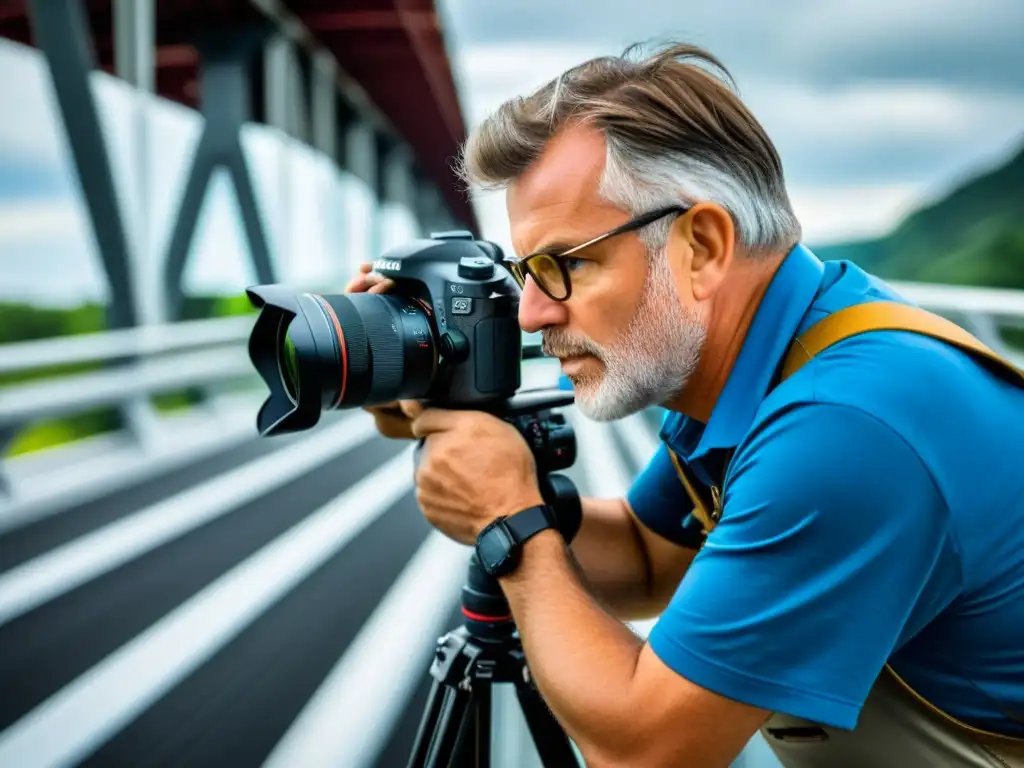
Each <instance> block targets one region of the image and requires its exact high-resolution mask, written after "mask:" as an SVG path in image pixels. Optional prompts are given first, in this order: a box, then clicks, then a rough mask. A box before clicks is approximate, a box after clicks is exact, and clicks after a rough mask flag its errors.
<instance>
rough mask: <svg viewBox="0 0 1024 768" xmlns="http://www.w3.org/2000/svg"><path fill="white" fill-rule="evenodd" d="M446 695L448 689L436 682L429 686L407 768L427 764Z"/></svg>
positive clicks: (420, 766)
mask: <svg viewBox="0 0 1024 768" xmlns="http://www.w3.org/2000/svg"><path fill="white" fill-rule="evenodd" d="M447 693H448V689H447V688H445V687H444V686H443V685H441V683H440V682H438V681H437V680H435V681H434V683H433V685H431V686H430V693H429V694H428V695H427V704H426V707H424V709H423V717H422V718H420V726H419V728H418V729H417V731H416V740H415V741H414V742H413V749H412V755H411V756H410V757H409V764H408V768H422V766H425V765H426V764H427V762H426V760H427V753H428V750H429V749H430V748H431V746H432V744H433V739H434V734H435V733H436V728H437V722H438V720H439V719H440V718H441V712H442V708H443V707H444V706H445V705H446V704H447V702H446V701H445V698H446V696H447Z"/></svg>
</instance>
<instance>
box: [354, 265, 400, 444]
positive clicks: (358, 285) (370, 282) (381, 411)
mask: <svg viewBox="0 0 1024 768" xmlns="http://www.w3.org/2000/svg"><path fill="white" fill-rule="evenodd" d="M372 269H373V266H372V265H371V264H362V265H360V267H359V274H357V275H356V276H355V277H353V278H352V279H351V280H349V283H348V285H346V286H345V293H385V292H386V291H388V290H390V289H391V287H392V286H393V285H394V284H395V281H394V280H392V279H390V278H387V277H384V276H383V275H380V274H378V273H376V272H373V271H372ZM364 410H366V411H368V412H369V413H370V414H371V415H372V416H373V420H374V422H375V423H376V425H377V431H378V432H380V433H381V434H382V435H383V436H384V437H390V438H393V439H403V438H404V439H408V438H411V437H412V429H411V427H410V423H409V418H408V417H407V416H406V415H405V414H404V413H402V409H401V405H400V403H386V404H383V405H370V406H366V408H365V409H364Z"/></svg>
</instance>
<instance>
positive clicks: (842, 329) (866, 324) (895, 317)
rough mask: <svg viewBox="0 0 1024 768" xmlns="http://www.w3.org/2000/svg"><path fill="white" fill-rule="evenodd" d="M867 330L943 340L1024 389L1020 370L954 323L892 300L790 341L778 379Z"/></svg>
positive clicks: (836, 317) (846, 312)
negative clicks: (834, 345) (988, 364)
mask: <svg viewBox="0 0 1024 768" xmlns="http://www.w3.org/2000/svg"><path fill="white" fill-rule="evenodd" d="M867 331H911V332H913V333H920V334H923V335H925V336H930V337H932V338H933V339H939V340H940V341H946V342H949V343H950V344H952V345H953V346H956V347H959V348H960V349H963V350H965V351H967V352H970V353H973V354H975V355H978V356H980V357H981V358H982V359H984V360H986V361H987V362H990V363H993V364H994V365H995V366H996V368H997V370H1000V371H1001V372H1005V373H1006V374H1007V375H1008V376H1009V378H1010V380H1011V381H1013V382H1014V383H1017V384H1019V385H1020V386H1021V387H1024V371H1021V370H1020V369H1019V368H1017V367H1015V366H1014V365H1012V364H1011V363H1009V362H1008V361H1007V360H1004V359H1003V358H1002V357H1000V356H999V355H997V354H996V353H995V352H993V351H992V350H991V349H989V348H988V347H987V346H985V345H984V344H982V343H981V342H980V341H978V340H977V339H976V338H974V336H972V335H971V334H969V333H968V332H967V331H965V330H964V329H963V328H961V327H960V326H959V325H957V324H956V323H954V322H952V321H950V320H947V319H946V318H944V317H940V316H939V315H936V314H933V313H931V312H928V311H926V310H924V309H921V308H919V307H912V306H908V305H906V304H899V303H897V302H893V301H872V302H868V303H866V304H854V305H853V306H851V307H847V308H846V309H841V310H839V311H837V312H833V313H832V314H830V315H828V316H827V317H825V318H824V319H823V320H820V321H819V322H817V323H815V324H814V325H813V326H811V328H810V329H808V330H807V331H806V332H805V333H804V335H803V336H800V337H799V338H797V339H796V340H795V341H794V342H793V346H792V347H791V348H790V350H789V354H788V355H787V356H786V360H785V362H784V363H783V367H782V378H783V379H786V378H788V377H789V376H792V375H793V374H794V373H796V372H797V371H798V370H799V369H800V368H801V367H802V366H803V365H804V364H805V363H807V362H808V361H809V360H810V359H811V358H812V357H814V356H815V355H816V354H818V353H819V352H822V351H824V350H826V349H828V348H829V347H831V346H832V345H833V344H835V343H836V342H839V341H842V340H843V339H847V338H849V337H851V336H856V335H858V334H861V333H865V332H867Z"/></svg>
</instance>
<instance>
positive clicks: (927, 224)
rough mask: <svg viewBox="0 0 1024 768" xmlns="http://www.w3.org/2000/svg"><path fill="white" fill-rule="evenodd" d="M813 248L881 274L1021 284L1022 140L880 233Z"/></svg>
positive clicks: (961, 282) (885, 276)
mask: <svg viewBox="0 0 1024 768" xmlns="http://www.w3.org/2000/svg"><path fill="white" fill-rule="evenodd" d="M812 248H813V250H814V251H815V253H817V254H818V256H819V257H820V258H822V259H826V260H834V259H849V260H850V261H853V262H854V263H856V264H858V265H859V266H860V267H862V268H863V269H866V270H868V271H869V272H872V273H874V274H876V275H878V276H879V277H881V278H883V279H886V280H920V281H923V282H934V283H951V284H959V285H982V286H992V287H998V288H1019V289H1024V147H1022V149H1021V150H1020V152H1018V153H1017V154H1016V155H1015V156H1014V157H1013V158H1012V159H1010V160H1009V161H1008V162H1007V163H1005V164H1004V165H1002V166H1000V167H999V168H996V169H993V170H991V171H988V172H986V173H983V174H981V175H979V176H976V177H975V178H973V179H971V180H969V181H967V182H965V183H964V184H962V185H960V186H959V187H957V188H956V189H954V190H953V191H952V192H951V193H950V194H949V195H947V196H946V197H945V198H943V199H942V200H939V201H937V202H935V203H933V204H931V205H929V206H927V207H924V208H921V209H920V210H918V211H915V212H914V213H912V214H910V215H909V216H908V217H907V218H906V219H904V220H903V221H902V222H901V223H900V224H899V225H898V226H897V227H896V228H895V229H894V230H893V231H892V232H891V233H889V234H888V235H885V236H884V237H880V238H877V239H873V240H862V241H859V242H850V243H841V244H835V245H821V246H812Z"/></svg>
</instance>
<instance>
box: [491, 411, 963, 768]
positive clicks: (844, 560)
mask: <svg viewBox="0 0 1024 768" xmlns="http://www.w3.org/2000/svg"><path fill="white" fill-rule="evenodd" d="M958 557H959V556H958V552H957V548H956V543H955V541H954V539H953V537H952V533H951V531H950V524H949V519H948V510H946V507H945V503H944V501H943V499H942V496H941V493H940V492H939V491H938V488H937V487H936V485H935V484H934V481H933V480H932V477H931V475H930V473H929V471H928V468H927V467H926V466H925V465H924V464H923V463H922V461H921V459H920V457H918V455H917V454H916V453H915V451H914V450H913V449H912V448H911V447H910V446H909V445H908V444H907V443H906V442H905V441H904V440H903V439H902V438H901V437H900V436H899V435H898V434H896V433H894V432H893V431H892V430H891V429H890V428H889V427H888V426H886V425H885V424H883V423H881V422H879V421H878V420H876V419H875V418H873V417H872V416H870V415H868V414H865V413H863V412H861V411H858V410H856V409H854V408H850V407H845V406H836V405H827V404H808V405H805V406H802V407H800V408H794V409H791V410H789V411H787V412H786V413H785V414H783V415H781V416H779V417H778V418H775V419H771V420H768V421H767V422H766V424H765V426H764V427H763V428H762V429H761V430H760V431H759V432H758V433H757V434H756V435H754V436H753V438H752V439H751V441H750V442H749V443H747V444H746V445H745V446H743V447H741V449H740V450H739V451H738V452H737V455H736V459H735V463H734V467H733V472H732V481H731V482H730V485H729V488H728V489H727V490H726V496H725V499H724V513H723V516H722V519H721V522H720V523H719V525H718V526H717V527H716V528H715V530H714V531H713V532H712V533H711V534H710V535H709V536H708V539H707V543H706V545H705V547H704V548H703V550H702V551H701V553H700V555H699V556H698V557H696V558H695V559H694V562H693V564H692V565H691V567H690V569H689V571H688V573H687V576H686V580H685V582H684V583H683V585H682V586H681V587H680V589H679V590H678V591H677V593H676V594H675V595H674V596H673V599H672V600H671V602H670V604H669V606H668V607H667V608H666V610H665V611H664V612H663V614H662V615H661V617H660V619H659V621H658V624H657V625H656V626H655V627H654V629H653V630H652V631H651V633H650V636H649V638H648V641H647V643H642V642H641V641H640V640H639V639H638V638H635V637H633V636H632V635H631V634H630V633H629V632H628V631H627V630H625V629H624V628H623V627H622V626H621V625H620V624H619V622H617V621H616V620H615V619H614V618H612V617H611V616H610V615H608V614H607V613H605V612H604V611H603V610H602V609H601V607H600V605H599V604H598V603H597V602H596V601H595V600H593V599H592V598H591V597H590V596H589V595H588V594H587V592H586V590H585V589H584V588H583V586H582V584H581V583H580V581H579V580H578V579H577V578H576V577H575V574H574V570H573V568H572V563H571V560H570V559H569V556H568V554H567V552H566V547H565V544H564V542H562V541H561V540H560V539H559V537H558V535H557V533H556V532H554V531H545V532H544V533H541V534H538V535H537V536H535V537H534V538H533V539H531V540H530V541H528V542H526V544H525V545H524V547H523V559H522V561H521V563H520V566H519V567H518V568H517V569H516V571H514V572H513V573H512V574H510V575H509V576H506V577H504V578H503V579H501V584H502V587H503V589H504V591H505V594H506V596H507V597H508V600H509V604H510V606H511V608H512V612H513V614H514V616H515V620H516V624H517V627H518V628H519V632H520V636H521V638H522V642H523V647H524V650H525V652H526V657H527V659H528V661H529V664H530V668H531V670H532V672H533V677H534V679H535V680H536V681H537V686H538V688H539V690H540V692H541V694H542V695H543V696H544V698H545V700H546V701H547V702H548V704H549V706H550V707H551V710H552V712H553V713H554V714H555V716H556V717H557V718H558V720H559V721H560V722H561V723H562V725H563V726H564V727H565V729H566V731H567V732H568V733H569V735H570V736H571V737H572V738H573V739H574V740H575V741H576V743H577V745H578V746H579V748H580V750H581V751H582V752H583V754H584V755H585V756H586V757H587V759H588V761H589V763H588V764H589V765H593V766H603V765H644V766H661V765H677V764H692V765H701V766H723V768H724V766H727V765H728V764H729V762H730V761H732V760H733V759H734V758H735V756H736V754H738V752H739V751H740V750H741V749H742V747H743V745H744V744H745V743H746V742H747V741H748V740H749V739H750V737H751V736H752V735H753V734H754V732H755V731H756V729H757V728H758V727H759V726H760V725H761V724H762V723H763V721H764V719H765V718H766V717H767V715H768V714H769V713H770V712H772V711H779V712H785V713H787V714H791V715H794V716H798V717H806V718H809V719H812V720H815V721H817V722H822V723H825V724H828V725H833V726H836V727H840V728H852V727H853V726H854V725H855V724H856V720H857V715H858V712H859V710H860V707H861V706H862V704H863V701H864V699H865V697H866V696H867V694H868V691H869V689H870V687H871V685H872V683H873V682H874V680H875V679H876V677H877V675H878V673H879V671H880V670H881V668H882V666H883V665H884V664H885V663H886V661H887V659H888V658H889V657H890V655H891V654H892V652H893V649H894V648H895V647H897V645H898V644H899V642H900V639H901V638H906V637H909V636H912V634H913V633H914V632H916V631H917V630H918V629H919V628H920V627H922V626H924V625H925V624H927V623H928V622H929V621H931V620H932V619H933V618H934V617H935V615H937V613H938V612H939V611H941V610H942V608H943V607H944V606H946V605H948V604H949V602H950V601H951V600H952V599H954V598H955V596H956V594H958V592H959V590H960V588H961V585H960V578H961V576H960V563H959V559H958ZM740 702H744V703H740Z"/></svg>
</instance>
